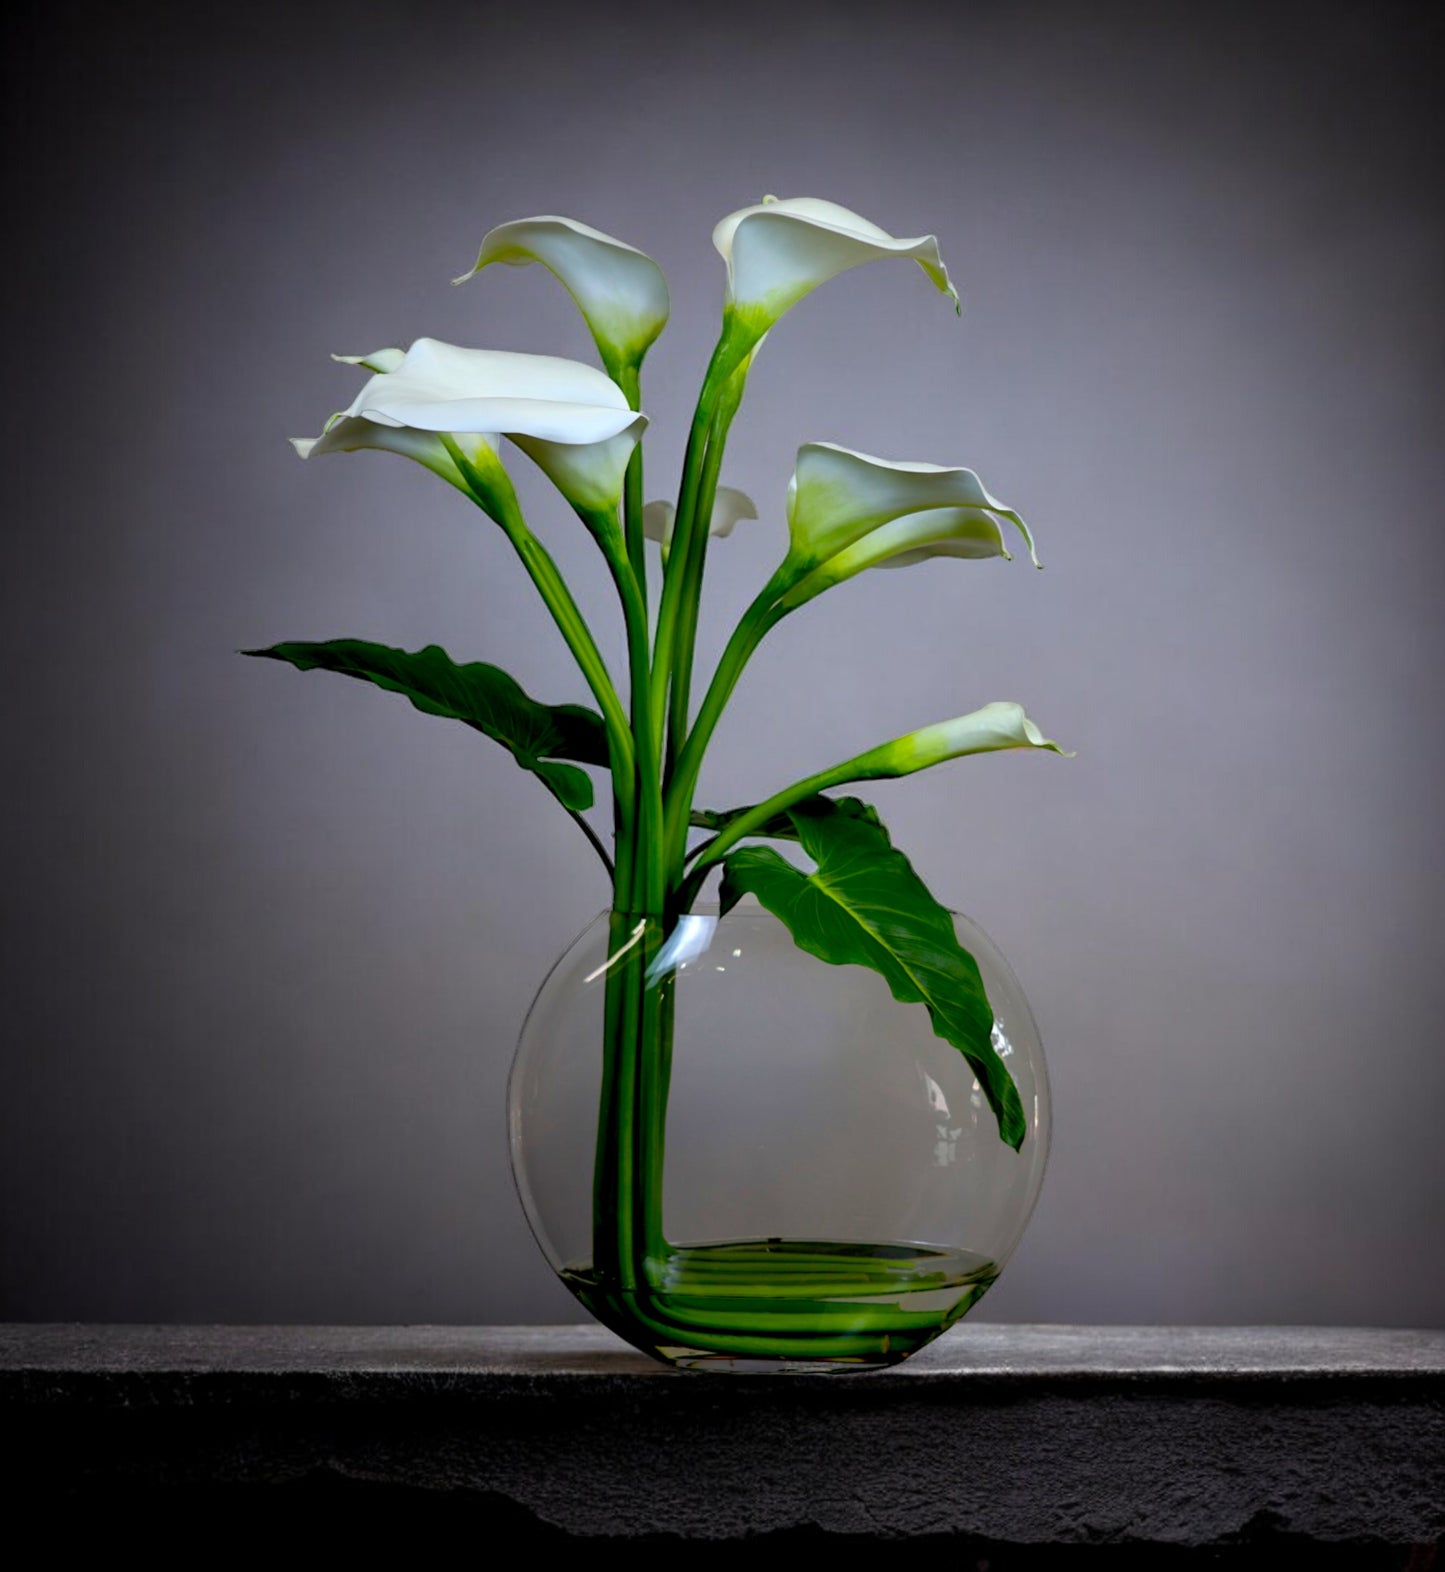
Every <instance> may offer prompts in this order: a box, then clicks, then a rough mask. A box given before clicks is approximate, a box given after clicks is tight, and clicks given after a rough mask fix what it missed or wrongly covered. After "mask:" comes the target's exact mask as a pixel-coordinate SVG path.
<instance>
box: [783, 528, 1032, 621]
mask: <svg viewBox="0 0 1445 1572" xmlns="http://www.w3.org/2000/svg"><path fill="white" fill-rule="evenodd" d="M1009 555H1010V553H1009V550H1008V548H1007V547H1006V546H1005V545H1004V539H1003V531H1002V529H1001V528H1000V527H999V522H998V520H997V519H996V518H995V517H994V516H993V514H992V513H990V512H988V511H987V510H986V509H984V508H946V507H945V508H926V509H924V510H923V511H922V512H918V513H905V514H904V515H903V516H902V517H901V518H896V519H894V520H893V521H892V522H891V523H888V524H880V525H879V526H878V527H877V528H876V529H873V530H870V531H869V532H868V533H867V534H866V535H864V536H863V538H862V539H861V540H857V541H855V542H854V543H853V544H852V545H851V546H847V547H845V548H844V549H843V550H842V551H840V552H837V553H836V554H835V555H833V556H831V557H829V558H828V559H827V561H826V562H824V563H823V564H822V565H821V566H820V567H817V568H815V569H814V570H813V571H812V572H811V573H810V574H808V576H807V577H806V578H805V579H803V580H802V582H801V583H799V584H797V585H795V586H794V587H793V588H792V589H791V590H789V591H788V593H787V594H786V595H784V596H783V597H782V601H781V604H782V605H784V606H787V607H789V608H790V609H791V608H793V607H796V606H801V605H802V604H803V603H804V602H805V601H809V600H812V598H813V597H814V596H815V595H821V594H822V592H823V591H824V590H825V589H830V588H831V587H832V586H833V585H835V584H841V583H842V582H843V581H844V580H845V579H851V578H853V577H854V576H855V575H856V574H859V573H862V572H863V571H864V570H865V569H867V568H903V567H909V566H911V565H912V564H913V563H916V562H923V561H926V560H927V559H928V558H929V557H962V558H965V559H967V560H970V561H975V560H979V559H983V558H987V557H1008V556H1009Z"/></svg>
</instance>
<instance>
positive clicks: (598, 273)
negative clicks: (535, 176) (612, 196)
mask: <svg viewBox="0 0 1445 1572" xmlns="http://www.w3.org/2000/svg"><path fill="white" fill-rule="evenodd" d="M494 262H502V263H505V264H507V265H508V266H510V267H525V266H526V265H527V264H528V263H531V262H540V263H541V264H542V266H543V267H545V268H546V269H547V270H548V272H550V273H551V274H552V275H553V277H554V278H556V279H557V281H558V282H559V283H560V284H561V285H562V287H563V288H564V289H565V290H566V291H567V293H568V294H569V295H571V297H572V299H573V301H574V302H575V303H576V305H577V309H578V310H579V311H580V312H581V313H582V319H583V321H584V322H586V324H587V326H588V329H589V330H590V331H591V334H592V337H593V340H594V341H595V342H596V345H597V352H598V354H599V355H601V357H602V364H603V365H604V366H606V367H607V370H608V371H609V372H610V373H611V374H612V375H613V376H614V377H621V376H622V375H623V374H624V373H625V372H626V371H628V370H631V371H633V372H635V371H636V369H637V367H638V366H640V365H641V364H642V358H643V356H644V355H646V353H647V351H648V349H649V348H650V347H651V345H652V343H653V341H654V340H655V339H656V337H657V335H658V334H659V333H661V332H662V330H663V328H664V327H665V326H666V325H667V317H668V312H669V310H670V301H669V298H668V293H667V280H666V279H665V278H664V277H663V276H662V269H661V268H660V267H658V265H657V263H656V262H654V261H653V260H652V258H651V257H650V256H648V255H647V254H646V253H645V252H642V251H639V250H638V249H637V248H636V247H635V246H629V245H627V244H626V243H625V242H624V241H621V240H617V239H614V238H613V236H611V235H604V234H603V233H602V231H601V230H600V229H593V228H591V226H590V225H587V224H580V223H578V222H577V220H576V219H575V218H560V217H557V216H556V215H555V214H550V213H549V214H543V215H542V216H540V217H537V218H519V219H516V220H514V221H513V222H512V223H510V224H501V225H499V226H498V227H497V228H496V229H493V230H491V231H490V232H489V233H488V234H487V235H486V236H485V237H484V238H483V240H482V245H481V250H480V251H479V252H478V254H477V261H476V266H475V267H473V268H472V270H471V272H469V273H463V274H462V276H461V277H460V278H457V279H453V280H452V282H453V283H456V284H464V283H466V281H467V280H468V279H469V278H474V277H475V276H476V275H477V274H478V273H480V272H481V270H482V269H483V268H484V267H490V266H491V265H492V264H493V263H494Z"/></svg>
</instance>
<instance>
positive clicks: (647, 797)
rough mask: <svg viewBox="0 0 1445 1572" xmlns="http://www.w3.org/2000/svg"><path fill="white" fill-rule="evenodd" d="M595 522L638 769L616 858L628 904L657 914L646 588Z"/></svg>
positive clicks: (658, 799) (657, 782) (657, 834)
mask: <svg viewBox="0 0 1445 1572" xmlns="http://www.w3.org/2000/svg"><path fill="white" fill-rule="evenodd" d="M593 528H594V533H595V534H596V537H597V539H598V541H599V542H600V543H601V545H602V550H603V555H604V556H605V557H606V558H607V565H608V568H609V569H610V570H611V573H612V580H613V583H614V584H615V585H616V586H617V594H618V598H619V599H620V600H621V602H622V615H623V619H624V622H625V624H626V629H627V665H628V672H629V675H630V678H631V708H632V736H633V747H634V758H635V765H636V771H637V813H636V834H635V837H634V840H633V843H632V844H631V845H630V846H627V847H623V846H621V845H619V847H618V858H619V860H621V859H622V858H623V857H624V856H626V857H630V858H631V860H632V865H633V874H632V883H631V893H632V906H633V907H634V908H636V909H639V910H640V911H642V912H643V913H646V914H648V915H652V916H660V915H661V912H662V894H663V884H664V867H663V861H662V852H663V834H662V825H663V816H662V780H661V766H660V762H659V759H658V751H657V742H656V739H655V737H654V735H653V730H652V704H651V668H650V655H651V646H650V641H649V638H648V626H647V601H646V591H645V590H644V588H643V585H642V584H641V583H639V582H638V579H637V575H636V573H635V571H634V570H633V566H632V562H631V557H630V553H629V552H627V551H626V549H625V548H624V546H623V543H622V537H621V532H620V531H619V529H618V527H617V522H616V519H615V518H613V519H610V520H605V519H604V520H597V521H594V522H593Z"/></svg>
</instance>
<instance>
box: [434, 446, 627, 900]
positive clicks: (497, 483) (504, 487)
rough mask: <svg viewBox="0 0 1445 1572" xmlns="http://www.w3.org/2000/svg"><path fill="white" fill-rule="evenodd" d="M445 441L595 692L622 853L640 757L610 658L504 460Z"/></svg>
mask: <svg viewBox="0 0 1445 1572" xmlns="http://www.w3.org/2000/svg"><path fill="white" fill-rule="evenodd" d="M441 439H442V443H443V445H444V446H445V448H446V450H447V452H448V453H449V454H450V456H451V459H452V462H453V463H454V464H455V465H456V466H457V469H458V470H459V471H460V472H461V475H462V478H463V479H464V480H465V481H466V482H467V486H468V487H469V489H470V491H471V494H472V500H473V501H474V502H475V503H476V504H477V506H478V507H479V508H481V509H482V511H483V512H484V513H486V514H487V516H488V517H489V518H491V519H494V520H495V521H496V522H497V523H498V524H499V525H500V526H501V527H502V530H503V532H504V533H505V534H506V536H507V539H508V540H510V541H511V543H512V547H513V549H514V550H515V551H516V553H517V555H518V556H519V557H520V558H521V560H522V566H523V567H524V568H526V570H527V572H528V574H529V575H530V577H531V580H532V582H533V584H535V585H536V586H537V591H538V593H539V594H540V595H541V597H542V600H543V602H544V603H545V605H546V607H547V610H548V611H549V612H551V614H552V620H553V621H554V622H555V623H556V624H557V628H558V631H559V632H560V633H561V635H562V637H563V639H564V640H565V641H566V643H567V648H568V649H569V650H571V652H572V656H573V658H574V659H575V660H576V662H577V664H578V666H579V667H580V668H581V670H582V675H583V677H585V678H586V680H587V685H588V687H589V688H590V689H591V690H592V695H593V697H594V698H595V699H596V700H597V704H598V707H599V708H600V709H601V711H602V719H603V722H604V724H605V725H606V727H607V742H608V753H609V755H610V762H611V766H612V788H613V795H614V797H615V799H616V808H617V830H618V849H619V854H620V852H621V849H622V848H623V847H624V846H630V845H631V843H632V832H633V819H634V815H635V810H636V799H637V790H636V785H637V781H636V770H637V764H636V757H635V754H634V750H633V745H632V729H631V727H630V726H629V725H628V720H627V715H626V712H625V711H624V710H623V708H622V703H621V701H620V700H619V699H618V697H617V689H616V688H615V687H614V686H613V685H612V678H611V675H610V674H609V672H608V670H607V663H606V661H605V660H603V658H602V654H601V652H600V651H599V650H598V648H597V642H596V640H595V639H594V638H593V637H592V630H591V629H590V628H589V627H588V626H587V621H586V619H585V618H584V617H583V615H582V613H581V611H580V610H579V609H578V606H577V602H576V601H575V600H574V599H573V598H572V592H571V590H569V589H568V588H567V581H566V580H565V579H564V578H563V577H562V574H561V571H560V570H559V569H558V567H557V564H556V563H555V562H554V561H553V560H552V557H551V554H550V553H549V552H548V551H547V549H546V547H545V546H543V545H542V543H541V541H539V540H538V539H537V537H536V536H535V535H534V534H533V533H532V531H531V530H530V529H529V528H528V527H527V521H526V520H525V519H524V518H523V517H522V510H521V506H520V505H519V503H518V502H517V494H516V492H515V491H514V490H513V489H512V483H511V480H510V479H509V478H508V476H507V473H506V471H505V470H504V469H503V468H502V466H501V464H500V462H498V463H495V464H494V465H492V466H491V472H490V473H488V474H485V475H484V474H483V473H482V471H481V470H480V469H479V468H478V467H477V465H476V464H474V463H473V462H472V460H471V459H469V458H468V457H467V456H466V454H465V453H463V452H462V450H461V448H460V446H459V445H458V443H457V441H456V439H455V438H454V437H453V436H451V434H450V433H447V432H443V433H441ZM616 887H617V894H618V897H619V899H622V900H623V901H627V900H629V899H630V898H631V868H630V866H629V865H627V864H626V863H625V860H624V859H623V858H621V856H620V855H619V860H618V863H617V865H616Z"/></svg>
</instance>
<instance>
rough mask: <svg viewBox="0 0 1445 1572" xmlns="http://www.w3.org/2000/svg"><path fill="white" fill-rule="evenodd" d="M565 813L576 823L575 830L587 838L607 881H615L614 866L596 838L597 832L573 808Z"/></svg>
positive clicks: (615, 868) (615, 871) (605, 849)
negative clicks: (604, 869) (605, 873)
mask: <svg viewBox="0 0 1445 1572" xmlns="http://www.w3.org/2000/svg"><path fill="white" fill-rule="evenodd" d="M567 812H568V813H570V814H571V815H572V817H573V818H574V819H575V820H576V821H577V828H578V829H579V830H581V831H582V833H583V834H584V835H585V836H586V837H587V839H588V840H589V841H590V842H591V844H592V850H593V851H595V852H596V853H597V855H598V856H599V857H600V858H601V859H602V866H603V867H604V868H606V870H607V877H608V878H609V879H615V878H616V877H617V867H616V864H615V863H614V862H613V861H612V858H611V856H610V855H609V854H608V851H607V848H606V847H605V846H604V845H603V844H602V842H601V841H600V840H599V839H598V838H597V831H596V830H594V829H593V828H592V826H591V825H590V824H589V823H588V822H587V821H586V819H584V818H583V817H582V815H581V814H580V813H578V812H577V810H576V809H575V808H568V810H567Z"/></svg>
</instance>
